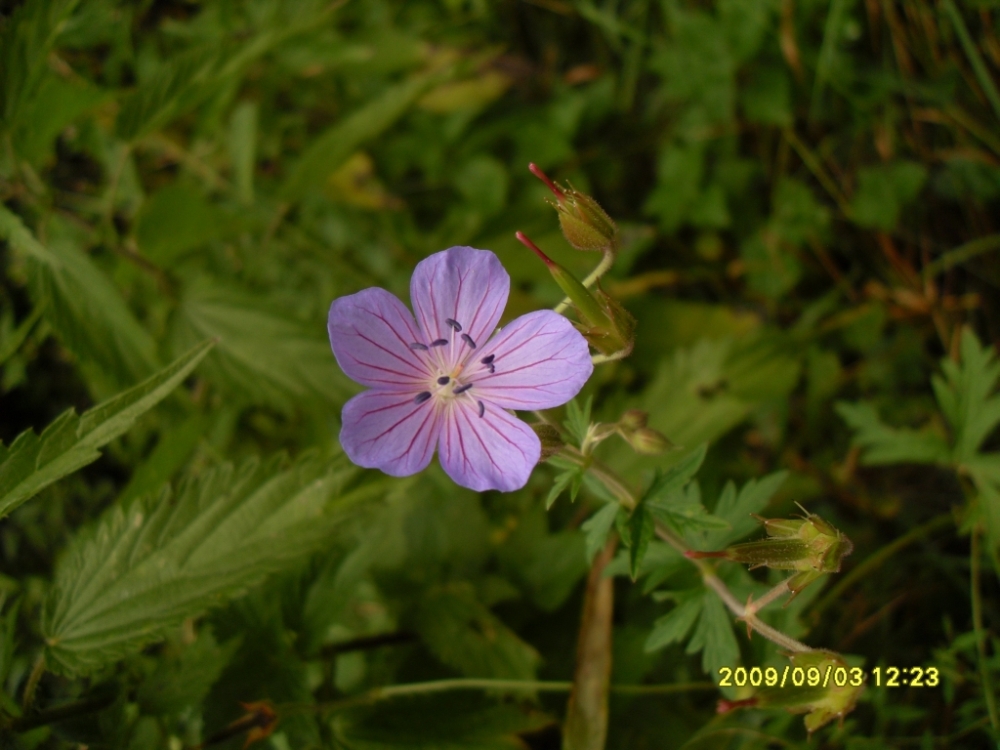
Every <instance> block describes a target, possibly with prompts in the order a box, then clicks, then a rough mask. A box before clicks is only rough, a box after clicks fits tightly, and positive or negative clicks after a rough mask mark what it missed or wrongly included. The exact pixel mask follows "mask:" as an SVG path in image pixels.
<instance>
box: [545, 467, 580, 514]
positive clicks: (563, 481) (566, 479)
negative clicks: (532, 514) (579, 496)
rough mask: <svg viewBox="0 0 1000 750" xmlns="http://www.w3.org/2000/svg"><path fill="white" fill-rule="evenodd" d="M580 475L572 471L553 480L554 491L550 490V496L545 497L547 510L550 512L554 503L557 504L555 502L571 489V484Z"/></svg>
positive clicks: (558, 475)
mask: <svg viewBox="0 0 1000 750" xmlns="http://www.w3.org/2000/svg"><path fill="white" fill-rule="evenodd" d="M578 473H579V472H577V471H573V470H572V469H570V470H568V471H564V472H562V473H560V474H557V475H556V478H555V479H553V480H552V489H550V490H549V494H548V495H546V496H545V510H549V509H550V508H551V507H552V505H553V503H555V501H556V500H557V499H558V498H559V496H560V495H561V494H562V493H563V490H565V489H566V488H567V487H569V484H570V482H572V481H573V477H574V476H575V475H576V474H578ZM574 499H575V498H574Z"/></svg>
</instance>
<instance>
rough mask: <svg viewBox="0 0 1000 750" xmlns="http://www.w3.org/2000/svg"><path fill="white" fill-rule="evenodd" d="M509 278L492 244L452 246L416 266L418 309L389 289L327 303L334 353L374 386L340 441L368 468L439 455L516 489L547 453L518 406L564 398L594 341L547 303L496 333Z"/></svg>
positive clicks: (413, 296) (349, 408) (472, 481)
mask: <svg viewBox="0 0 1000 750" xmlns="http://www.w3.org/2000/svg"><path fill="white" fill-rule="evenodd" d="M509 292H510V276H509V275H508V274H507V272H506V271H505V270H504V268H503V266H502V265H501V263H500V260H499V259H498V258H497V256H496V255H494V254H493V253H492V252H490V251H488V250H476V249H475V248H471V247H452V248H449V249H448V250H444V251H443V252H440V253H435V254H434V255H432V256H430V257H429V258H426V259H425V260H423V261H421V262H420V263H418V264H417V267H416V269H415V270H414V273H413V277H412V279H411V281H410V300H411V302H412V304H413V310H414V313H415V315H416V317H415V319H414V315H412V314H411V313H410V311H409V310H408V309H407V308H406V306H405V305H404V304H403V303H402V302H401V301H400V300H399V299H397V298H396V297H395V296H394V295H392V294H390V293H389V292H387V291H386V290H384V289H379V288H377V287H372V288H369V289H364V290H362V291H360V292H357V293H356V294H351V295H348V296H346V297H340V298H338V299H336V300H334V302H333V304H332V305H331V306H330V316H329V322H328V330H329V333H330V344H331V346H332V347H333V353H334V356H335V357H336V358H337V363H338V364H339V365H340V367H341V369H342V370H343V371H344V373H346V374H347V375H348V377H350V378H351V379H353V380H355V381H357V382H358V383H361V384H362V385H365V386H368V388H369V390H367V391H365V392H363V393H360V394H358V395H357V396H355V397H354V398H352V399H351V400H350V401H348V402H347V403H346V404H345V405H344V411H343V427H342V429H341V433H340V442H341V445H342V446H343V448H344V451H345V452H346V453H347V455H348V457H349V458H350V459H351V460H352V461H353V462H354V463H356V464H358V465H359V466H364V467H366V468H376V469H380V470H382V471H384V472H385V473H386V474H390V475H392V476H409V475H410V474H415V473H417V472H419V471H421V470H423V469H424V468H426V467H427V465H428V464H429V463H430V461H431V457H432V456H433V455H434V451H435V449H437V450H438V452H439V453H440V461H441V466H442V467H443V468H444V470H445V472H447V474H448V476H450V477H451V478H452V479H453V480H454V481H455V482H456V483H457V484H460V485H462V486H463V487H468V488H470V489H473V490H480V491H482V490H491V489H492V490H502V491H505V492H509V491H512V490H516V489H519V488H521V487H523V486H524V485H525V483H526V482H527V481H528V477H529V476H530V475H531V471H532V469H533V468H534V466H535V464H537V463H538V460H539V457H540V455H541V444H540V442H539V439H538V436H537V435H536V434H535V432H534V431H533V430H532V429H531V428H530V427H529V426H528V425H527V424H525V423H524V422H522V421H521V420H520V419H518V418H517V417H516V416H514V415H513V414H512V413H511V411H510V410H513V409H518V410H537V409H549V408H552V407H555V406H561V405H562V404H565V403H566V402H567V401H569V400H570V399H572V398H573V397H574V396H575V395H576V394H577V393H579V391H580V389H581V388H582V387H583V385H584V383H586V382H587V379H588V378H589V377H590V375H591V373H592V372H593V369H594V367H593V364H592V363H591V358H590V352H589V348H588V345H587V341H586V340H585V339H584V337H583V336H582V335H581V334H580V333H579V332H578V331H577V330H576V329H575V328H574V327H573V325H572V323H570V321H569V320H567V319H566V318H565V317H563V316H562V315H559V314H558V313H555V312H552V311H551V310H538V311H535V312H532V313H528V314H527V315H523V316H521V317H519V318H517V319H516V320H514V321H512V322H511V323H510V324H509V325H507V326H505V327H504V328H503V330H501V331H499V332H498V333H494V332H495V331H496V329H497V324H498V323H499V322H500V316H501V315H502V313H503V310H504V307H505V306H506V304H507V295H508V293H509Z"/></svg>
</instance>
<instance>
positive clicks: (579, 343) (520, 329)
mask: <svg viewBox="0 0 1000 750" xmlns="http://www.w3.org/2000/svg"><path fill="white" fill-rule="evenodd" d="M480 354H482V357H480ZM490 357H492V359H490ZM484 359H485V360H486V361H487V362H488V364H484V363H483V360H484ZM593 371H594V365H593V363H592V362H591V361H590V351H589V349H588V347H587V340H586V339H585V338H583V336H582V335H581V334H580V332H579V331H577V330H576V329H575V328H574V327H573V324H572V323H570V322H569V321H568V320H567V319H566V318H564V317H563V316H562V315H558V314H557V313H554V312H552V311H551V310H537V311H535V312H532V313H528V314H527V315H522V316H521V317H520V318H517V319H516V320H514V321H512V322H511V323H510V325H508V326H506V327H504V329H503V330H502V331H500V333H498V334H497V335H496V336H495V337H494V338H493V339H492V340H490V341H489V342H487V344H486V346H484V347H483V348H482V351H481V352H476V359H474V360H472V362H471V363H470V364H468V365H467V366H466V369H465V372H466V374H467V376H469V377H470V380H471V382H473V383H475V386H474V388H473V390H472V392H473V393H474V394H475V395H476V397H477V398H483V399H488V400H489V401H492V402H493V403H495V404H496V405H497V406H500V407H502V408H504V409H523V410H527V409H551V408H552V407H554V406H560V405H562V404H565V403H566V402H567V401H569V400H570V399H571V398H573V397H574V396H575V395H576V394H577V393H579V392H580V389H581V388H583V384H584V383H586V382H587V379H588V378H589V377H590V375H591V373H593Z"/></svg>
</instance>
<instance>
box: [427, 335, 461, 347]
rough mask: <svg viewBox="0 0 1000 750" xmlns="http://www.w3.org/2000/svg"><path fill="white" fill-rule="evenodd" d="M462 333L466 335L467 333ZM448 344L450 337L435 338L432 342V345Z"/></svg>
mask: <svg viewBox="0 0 1000 750" xmlns="http://www.w3.org/2000/svg"><path fill="white" fill-rule="evenodd" d="M462 335H463V336H464V335H465V334H462ZM447 344H448V339H435V340H434V341H432V342H431V346H447Z"/></svg>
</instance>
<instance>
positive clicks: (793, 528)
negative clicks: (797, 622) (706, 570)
mask: <svg viewBox="0 0 1000 750" xmlns="http://www.w3.org/2000/svg"><path fill="white" fill-rule="evenodd" d="M759 520H760V521H761V522H762V523H763V524H764V528H765V530H766V531H767V535H768V538H767V539H762V540H760V541H756V542H746V543H744V544H734V545H733V546H732V547H728V548H726V549H725V550H722V551H721V552H693V553H690V552H689V553H687V555H688V556H689V557H721V558H725V559H727V560H732V561H733V562H739V563H744V564H746V565H749V566H750V567H751V569H753V568H759V567H767V568H774V569H775V570H794V571H798V572H797V574H796V575H794V576H792V577H791V578H790V579H789V580H788V588H789V589H790V590H791V591H792V593H793V595H794V594H798V593H799V592H800V591H802V589H804V588H805V587H806V586H808V585H809V584H810V583H812V582H813V581H815V580H816V579H817V578H819V577H820V576H821V575H823V574H824V573H839V572H840V565H841V562H842V560H843V559H844V558H845V557H847V556H848V555H849V554H851V552H852V551H853V550H854V545H853V544H852V543H851V540H850V539H848V538H847V537H846V536H845V535H844V534H843V533H841V532H840V531H839V530H838V529H836V528H834V527H833V526H832V525H830V524H829V523H827V522H826V521H824V520H823V519H822V518H820V517H819V516H817V515H816V514H814V513H809V514H808V515H806V517H805V518H803V519H785V518H778V519H765V518H759Z"/></svg>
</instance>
